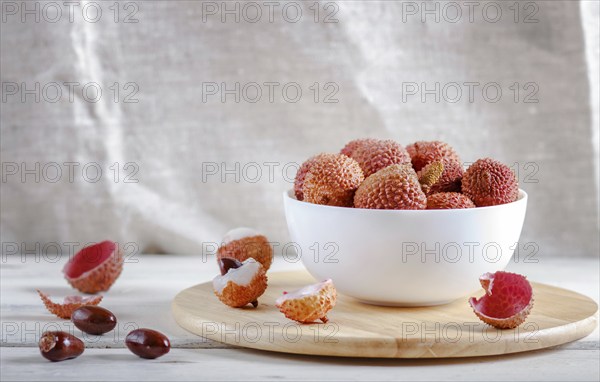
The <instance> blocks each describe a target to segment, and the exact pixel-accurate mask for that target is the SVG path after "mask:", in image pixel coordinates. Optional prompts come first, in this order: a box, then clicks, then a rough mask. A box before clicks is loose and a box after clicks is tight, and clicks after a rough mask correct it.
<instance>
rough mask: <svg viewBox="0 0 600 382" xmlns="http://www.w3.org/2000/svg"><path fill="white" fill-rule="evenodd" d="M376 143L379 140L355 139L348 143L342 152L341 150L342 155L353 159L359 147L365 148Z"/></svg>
mask: <svg viewBox="0 0 600 382" xmlns="http://www.w3.org/2000/svg"><path fill="white" fill-rule="evenodd" d="M376 141H377V140H376V139H373V138H361V139H355V140H353V141H350V142H348V143H346V146H344V147H343V148H342V150H340V154H344V155H346V156H349V157H350V158H352V154H354V152H355V151H356V149H358V148H359V147H362V146H365V145H369V144H373V143H374V142H376Z"/></svg>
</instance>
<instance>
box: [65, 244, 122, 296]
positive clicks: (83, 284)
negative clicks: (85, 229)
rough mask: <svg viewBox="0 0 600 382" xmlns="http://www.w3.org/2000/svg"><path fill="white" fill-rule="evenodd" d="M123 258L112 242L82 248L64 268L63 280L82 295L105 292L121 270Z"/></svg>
mask: <svg viewBox="0 0 600 382" xmlns="http://www.w3.org/2000/svg"><path fill="white" fill-rule="evenodd" d="M123 263H124V257H123V254H122V253H121V250H120V249H119V247H118V245H117V244H116V243H114V242H112V241H108V240H106V241H103V242H101V243H98V244H93V245H89V246H87V247H84V248H82V249H81V250H80V251H79V252H77V253H76V254H75V256H74V257H73V258H71V259H70V260H69V261H68V262H67V263H66V264H65V266H64V268H63V273H64V276H65V279H67V281H68V282H69V284H71V285H72V286H73V287H74V288H75V289H78V290H79V291H81V292H83V293H91V294H93V293H98V292H101V291H107V290H108V289H109V288H110V287H111V286H112V285H113V283H114V282H115V281H116V280H117V278H118V277H119V275H120V274H121V271H122V270H123Z"/></svg>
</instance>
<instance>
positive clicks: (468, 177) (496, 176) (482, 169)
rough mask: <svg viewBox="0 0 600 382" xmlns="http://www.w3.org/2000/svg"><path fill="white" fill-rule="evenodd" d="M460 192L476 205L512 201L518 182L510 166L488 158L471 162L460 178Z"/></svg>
mask: <svg viewBox="0 0 600 382" xmlns="http://www.w3.org/2000/svg"><path fill="white" fill-rule="evenodd" d="M462 192H463V194H465V195H467V196H468V197H469V198H470V199H471V200H472V201H473V203H475V205H476V206H477V207H485V206H495V205H499V204H505V203H510V202H514V201H515V200H517V197H518V196H519V184H518V182H517V178H516V177H515V174H514V172H513V171H512V170H511V169H510V167H508V166H506V165H505V164H502V163H500V162H498V161H496V160H493V159H490V158H484V159H479V160H477V161H476V162H475V163H473V164H472V165H471V166H470V167H469V168H468V169H467V171H466V172H465V174H464V176H463V178H462Z"/></svg>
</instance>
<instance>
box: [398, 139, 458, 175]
mask: <svg viewBox="0 0 600 382" xmlns="http://www.w3.org/2000/svg"><path fill="white" fill-rule="evenodd" d="M406 151H408V154H409V155H410V159H411V161H412V165H413V167H414V169H415V171H419V170H421V169H422V168H423V167H425V166H427V165H428V164H429V163H431V162H434V161H436V160H441V159H443V158H448V159H451V160H453V161H455V162H458V163H461V161H460V157H459V156H458V154H457V153H456V151H454V149H453V148H452V147H451V146H450V145H449V144H447V143H445V142H441V141H419V142H415V143H412V144H410V145H408V146H406Z"/></svg>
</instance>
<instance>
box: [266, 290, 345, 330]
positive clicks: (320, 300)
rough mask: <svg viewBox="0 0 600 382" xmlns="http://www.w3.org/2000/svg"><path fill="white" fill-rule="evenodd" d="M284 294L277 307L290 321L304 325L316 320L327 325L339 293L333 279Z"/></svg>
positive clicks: (276, 303) (278, 300)
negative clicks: (328, 313)
mask: <svg viewBox="0 0 600 382" xmlns="http://www.w3.org/2000/svg"><path fill="white" fill-rule="evenodd" d="M283 293H284V294H283V296H281V297H279V298H278V299H277V301H275V306H277V307H278V308H279V310H280V311H281V313H283V314H284V315H285V316H286V317H287V318H289V319H290V320H294V321H298V322H300V323H303V324H310V323H312V322H315V321H316V320H321V321H322V322H323V323H326V322H327V321H328V318H327V312H329V311H330V310H331V309H332V308H333V307H334V306H335V303H336V301H337V291H336V289H335V286H334V285H333V282H332V281H331V279H328V280H325V281H323V282H320V283H318V284H312V285H308V286H306V287H304V288H302V289H299V290H297V291H294V292H290V293H287V292H283Z"/></svg>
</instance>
